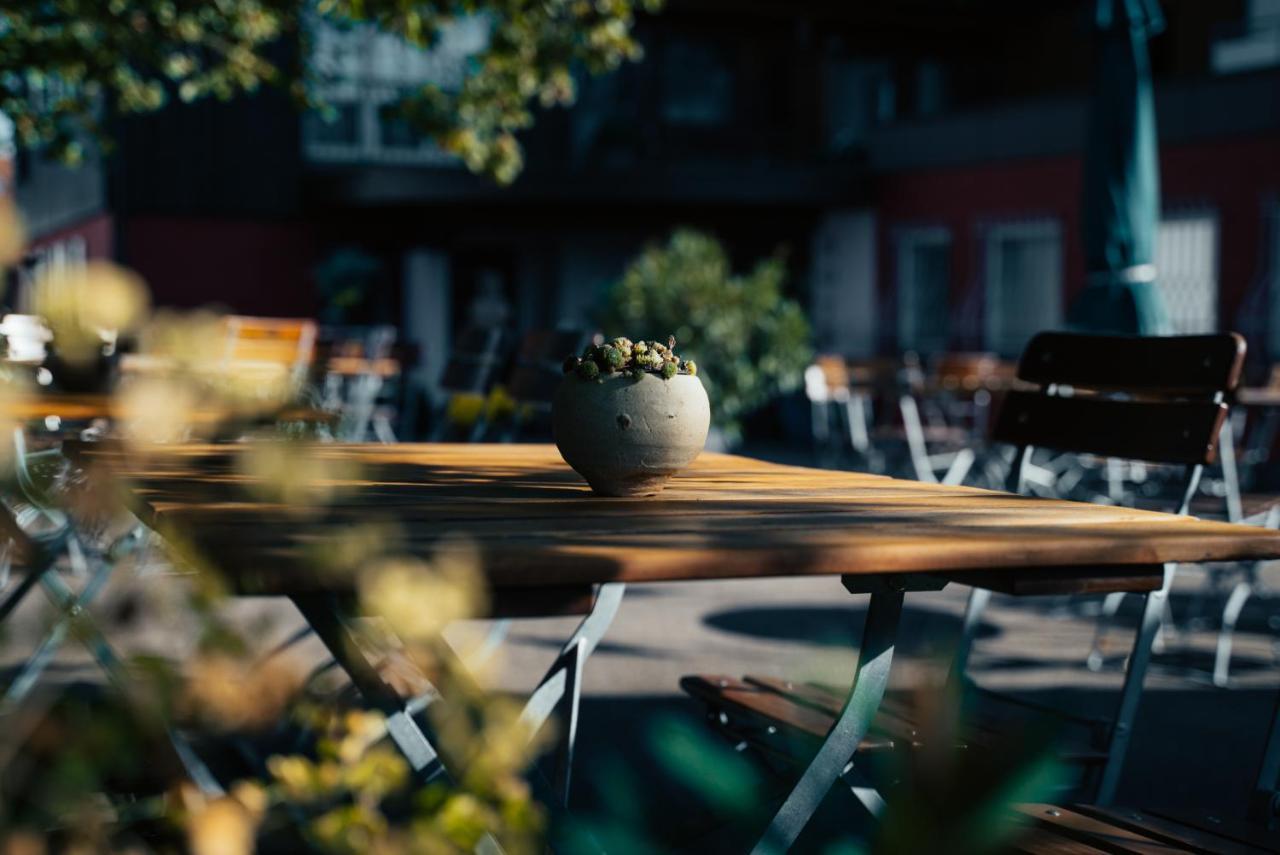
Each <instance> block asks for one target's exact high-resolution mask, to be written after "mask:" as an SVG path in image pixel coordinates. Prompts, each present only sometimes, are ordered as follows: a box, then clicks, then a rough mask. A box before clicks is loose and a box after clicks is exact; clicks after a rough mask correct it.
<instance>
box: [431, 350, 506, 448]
mask: <svg viewBox="0 0 1280 855" xmlns="http://www.w3.org/2000/svg"><path fill="white" fill-rule="evenodd" d="M502 343H503V335H502V330H500V329H498V328H496V327H487V328H481V327H470V328H468V329H466V330H463V331H462V332H461V333H459V334H458V336H457V339H456V340H455V341H454V345H453V351H452V352H451V353H450V354H449V362H448V364H446V365H445V368H444V372H443V373H442V374H441V376H440V382H439V383H438V384H437V387H438V389H439V391H440V392H441V393H442V395H443V399H442V401H441V402H440V403H439V405H438V406H437V407H436V410H435V414H434V421H435V424H434V427H433V429H432V432H431V441H432V442H440V441H442V440H444V439H445V438H446V437H447V436H448V435H449V432H450V429H451V428H452V427H454V426H455V425H454V422H455V421H461V419H459V418H458V414H457V413H456V412H455V410H456V405H457V404H458V403H459V402H461V401H464V400H471V399H477V400H478V401H479V403H478V404H477V407H476V414H475V419H474V421H472V422H471V426H470V431H469V435H468V439H469V440H470V441H472V442H475V441H477V440H478V439H479V438H480V436H481V435H483V433H484V430H485V424H486V422H485V418H484V412H483V398H482V396H483V395H484V394H485V393H486V392H487V391H489V387H490V386H491V385H492V383H493V379H494V376H495V375H496V374H497V371H498V369H499V367H500V364H501V361H502Z"/></svg>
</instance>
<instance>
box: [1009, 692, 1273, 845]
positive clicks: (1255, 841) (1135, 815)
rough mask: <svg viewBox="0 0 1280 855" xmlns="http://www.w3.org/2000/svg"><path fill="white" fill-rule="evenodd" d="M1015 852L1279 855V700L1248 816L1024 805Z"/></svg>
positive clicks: (1082, 806) (1259, 766) (1020, 806)
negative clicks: (1023, 826) (1273, 854)
mask: <svg viewBox="0 0 1280 855" xmlns="http://www.w3.org/2000/svg"><path fill="white" fill-rule="evenodd" d="M1016 810H1017V812H1018V813H1019V814H1021V816H1022V818H1023V819H1024V820H1026V821H1027V823H1028V825H1029V828H1028V830H1027V832H1026V833H1025V834H1024V835H1023V836H1022V837H1021V838H1020V839H1017V840H1015V842H1014V844H1013V846H1012V850H1013V851H1016V852H1069V851H1076V850H1078V849H1080V848H1081V847H1089V848H1088V849H1086V850H1085V851H1106V852H1169V853H1173V852H1195V853H1204V852H1212V853H1233V855H1252V854H1254V853H1262V852H1280V833H1277V832H1276V830H1275V829H1276V823H1277V820H1278V819H1280V698H1277V701H1276V706H1275V711H1274V712H1273V713H1272V715H1271V726H1270V727H1269V728H1268V732H1267V741H1266V745H1265V746H1264V748H1263V751H1262V757H1261V761H1260V762H1259V764H1258V773H1257V777H1256V778H1255V779H1254V791H1253V795H1252V798H1251V799H1250V801H1249V807H1248V812H1247V818H1236V817H1224V816H1216V815H1215V816H1209V815H1204V814H1201V815H1196V814H1189V813H1186V812H1181V811H1168V810H1162V809H1159V808H1157V809H1154V810H1148V809H1142V808H1125V807H1115V808H1109V807H1099V806H1097V805H1082V804H1075V805H1068V806H1062V805H1046V804H1025V805H1019V806H1018V807H1017V808H1016Z"/></svg>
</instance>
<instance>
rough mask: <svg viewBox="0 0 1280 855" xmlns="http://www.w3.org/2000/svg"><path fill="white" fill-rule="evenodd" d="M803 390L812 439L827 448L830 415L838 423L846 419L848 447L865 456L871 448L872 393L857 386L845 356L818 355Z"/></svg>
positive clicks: (809, 368)
mask: <svg viewBox="0 0 1280 855" xmlns="http://www.w3.org/2000/svg"><path fill="white" fill-rule="evenodd" d="M804 391H805V396H806V397H807V398H808V399H809V409H810V413H811V422H812V426H813V442H814V445H815V446H817V447H818V448H826V447H827V446H828V445H829V444H830V439H831V415H832V413H833V412H834V413H835V417H836V422H837V423H839V421H840V420H841V419H842V418H843V420H844V428H845V430H846V432H847V434H848V437H849V447H850V448H852V449H853V451H854V453H855V454H859V455H863V456H866V455H867V454H869V453H870V451H871V434H870V432H869V430H868V427H867V426H868V424H869V423H870V417H871V400H870V398H871V396H870V395H869V394H868V393H867V391H866V390H865V389H858V388H854V385H853V378H852V376H851V374H850V371H849V365H848V363H847V362H845V359H844V357H843V356H836V355H833V354H825V355H822V356H819V357H817V359H815V360H814V362H813V364H812V365H810V366H809V367H808V368H806V369H805V371H804Z"/></svg>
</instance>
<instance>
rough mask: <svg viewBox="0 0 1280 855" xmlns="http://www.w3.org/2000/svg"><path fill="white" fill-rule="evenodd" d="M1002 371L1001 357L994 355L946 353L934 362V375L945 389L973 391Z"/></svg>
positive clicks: (934, 378)
mask: <svg viewBox="0 0 1280 855" xmlns="http://www.w3.org/2000/svg"><path fill="white" fill-rule="evenodd" d="M1000 369H1001V362H1000V357H999V356H997V355H996V354H994V353H981V352H978V353H944V354H942V355H941V356H939V357H938V358H937V359H936V360H935V361H934V364H933V372H932V373H933V380H934V382H935V383H936V384H937V385H938V386H939V387H941V388H943V389H965V390H973V389H977V388H979V387H980V386H981V385H982V384H983V382H984V381H985V380H986V379H987V378H988V377H991V376H994V375H996V374H999V373H1000Z"/></svg>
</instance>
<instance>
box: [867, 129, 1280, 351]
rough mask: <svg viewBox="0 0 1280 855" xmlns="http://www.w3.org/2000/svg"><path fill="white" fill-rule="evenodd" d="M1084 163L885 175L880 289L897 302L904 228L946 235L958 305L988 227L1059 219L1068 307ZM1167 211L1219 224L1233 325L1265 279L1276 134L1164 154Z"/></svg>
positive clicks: (1223, 293)
mask: <svg viewBox="0 0 1280 855" xmlns="http://www.w3.org/2000/svg"><path fill="white" fill-rule="evenodd" d="M1080 172H1081V161H1080V158H1079V157H1075V156H1073V157H1056V158H1046V159H1042V160H1025V161H1014V162H1002V163H990V164H980V165H969V166H964V167H959V168H948V169H937V170H928V171H920V172H908V173H899V174H890V175H885V176H882V177H881V178H880V179H879V181H878V183H877V187H876V198H877V205H878V212H879V219H878V223H879V240H878V243H879V256H878V257H879V258H880V264H879V268H880V269H879V285H880V290H881V296H882V297H887V296H889V295H890V294H891V293H892V289H893V287H894V286H893V282H894V277H895V270H894V263H895V262H894V252H893V231H894V229H895V228H897V227H902V226H946V227H947V228H948V229H949V230H950V232H951V237H952V250H951V251H952V256H951V269H952V288H953V294H952V298H953V306H955V305H958V304H959V303H960V301H961V300H963V299H964V297H965V295H966V294H969V293H970V292H971V290H972V289H973V288H974V286H975V285H977V284H978V283H979V281H980V277H981V276H982V269H981V264H980V253H979V250H980V243H979V240H980V236H981V227H982V226H983V225H984V224H987V223H992V222H997V221H1001V220H1008V219H1028V218H1038V217H1053V218H1055V219H1057V220H1058V221H1059V222H1060V223H1061V225H1062V229H1063V238H1064V240H1063V264H1064V268H1065V269H1064V270H1063V282H1064V290H1065V292H1066V293H1065V294H1064V299H1063V305H1064V306H1069V305H1070V302H1071V298H1072V297H1073V296H1074V295H1075V293H1076V292H1077V291H1078V290H1079V289H1080V288H1081V287H1083V285H1084V258H1083V252H1082V249H1081V245H1080V221H1079V217H1080ZM1160 175H1161V189H1162V194H1163V204H1164V207H1165V208H1166V209H1167V210H1172V209H1177V208H1180V207H1191V206H1196V207H1200V206H1203V207H1207V208H1211V209H1213V210H1215V211H1216V212H1217V215H1218V225H1219V246H1218V264H1219V270H1218V274H1219V276H1218V294H1219V312H1218V317H1219V318H1220V319H1221V321H1222V323H1223V324H1224V325H1225V326H1230V325H1232V324H1233V323H1235V319H1236V316H1237V312H1238V311H1239V309H1240V305H1241V303H1242V302H1243V301H1244V299H1245V297H1246V296H1247V295H1248V293H1249V291H1250V289H1251V288H1253V287H1254V286H1255V285H1256V284H1257V282H1258V279H1259V276H1261V275H1262V273H1263V272H1264V269H1263V265H1264V264H1265V262H1264V258H1265V255H1264V253H1263V246H1262V237H1263V230H1264V222H1263V214H1264V211H1265V201H1266V200H1267V199H1268V198H1275V197H1277V196H1280V134H1278V135H1270V136H1263V137H1253V138H1248V139H1234V140H1215V141H1212V142H1207V143H1196V144H1193V145H1179V146H1165V147H1163V148H1162V149H1161V152H1160Z"/></svg>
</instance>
